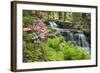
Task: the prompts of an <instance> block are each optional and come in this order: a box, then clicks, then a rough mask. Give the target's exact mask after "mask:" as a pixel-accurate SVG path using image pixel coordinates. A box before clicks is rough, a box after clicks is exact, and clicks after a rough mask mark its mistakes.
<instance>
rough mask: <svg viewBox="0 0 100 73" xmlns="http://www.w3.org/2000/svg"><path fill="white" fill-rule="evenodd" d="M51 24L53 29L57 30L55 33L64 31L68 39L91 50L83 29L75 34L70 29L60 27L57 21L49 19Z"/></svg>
mask: <svg viewBox="0 0 100 73" xmlns="http://www.w3.org/2000/svg"><path fill="white" fill-rule="evenodd" d="M49 24H50V26H51V28H52V29H54V30H56V32H55V33H58V32H59V33H60V32H63V33H64V34H65V35H64V36H65V37H67V40H68V41H71V42H75V43H76V44H77V46H78V47H81V48H84V49H85V50H87V51H88V52H89V51H90V47H89V43H88V42H87V39H86V36H85V35H84V33H83V32H82V31H77V32H76V34H73V33H72V32H71V31H70V30H69V29H62V28H58V25H57V24H56V23H55V22H52V21H49Z"/></svg>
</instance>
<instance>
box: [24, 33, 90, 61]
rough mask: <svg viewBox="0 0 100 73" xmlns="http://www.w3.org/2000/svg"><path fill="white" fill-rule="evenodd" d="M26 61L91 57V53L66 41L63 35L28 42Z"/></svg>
mask: <svg viewBox="0 0 100 73" xmlns="http://www.w3.org/2000/svg"><path fill="white" fill-rule="evenodd" d="M24 53H25V54H26V61H24V62H28V61H30V60H31V62H34V61H38V62H39V61H63V60H83V59H90V54H89V53H87V52H86V51H85V50H84V49H82V48H78V47H76V45H75V44H72V43H70V42H66V41H65V39H64V37H63V36H62V35H59V36H55V37H52V38H48V39H47V40H45V41H42V42H41V43H39V44H35V43H34V44H33V43H32V42H30V43H26V47H25V49H24Z"/></svg>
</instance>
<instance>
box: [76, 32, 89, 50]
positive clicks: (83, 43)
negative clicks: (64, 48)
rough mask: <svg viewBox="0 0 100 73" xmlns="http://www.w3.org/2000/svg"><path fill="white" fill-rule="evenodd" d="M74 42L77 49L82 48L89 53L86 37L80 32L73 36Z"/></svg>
mask: <svg viewBox="0 0 100 73" xmlns="http://www.w3.org/2000/svg"><path fill="white" fill-rule="evenodd" d="M74 38H75V41H76V43H77V45H78V46H79V47H82V48H84V49H85V50H87V51H89V50H90V49H89V43H88V42H87V39H86V36H85V35H84V33H83V32H82V31H78V32H77V33H76V34H75V36H74Z"/></svg>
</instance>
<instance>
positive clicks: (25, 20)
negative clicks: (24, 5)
mask: <svg viewBox="0 0 100 73" xmlns="http://www.w3.org/2000/svg"><path fill="white" fill-rule="evenodd" d="M35 22H36V18H35V17H32V16H25V17H24V18H23V23H24V25H28V24H34V23H35Z"/></svg>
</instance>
